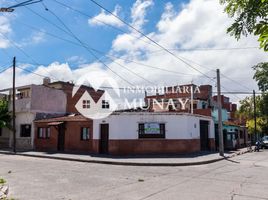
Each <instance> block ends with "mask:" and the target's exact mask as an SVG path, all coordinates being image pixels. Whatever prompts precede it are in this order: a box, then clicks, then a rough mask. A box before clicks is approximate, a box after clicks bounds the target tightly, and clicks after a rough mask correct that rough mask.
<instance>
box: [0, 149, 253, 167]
mask: <svg viewBox="0 0 268 200" xmlns="http://www.w3.org/2000/svg"><path fill="white" fill-rule="evenodd" d="M247 152H248V150H247V151H240V152H236V153H233V154H231V155H229V156H225V157H221V158H215V159H210V160H204V161H196V162H184V163H168V162H162V163H161V162H159V163H149V162H148V163H142V162H124V161H108V160H93V159H92V160H86V159H79V158H68V157H58V156H46V155H34V154H23V153H16V154H15V153H13V152H0V154H6V155H18V156H26V157H34V158H46V159H55V160H64V161H76V162H84V163H95V164H107V165H123V166H155V167H157V166H158V167H177V166H194V165H205V164H211V163H215V162H218V161H221V160H227V159H230V158H233V157H235V156H238V155H242V154H244V153H247Z"/></svg>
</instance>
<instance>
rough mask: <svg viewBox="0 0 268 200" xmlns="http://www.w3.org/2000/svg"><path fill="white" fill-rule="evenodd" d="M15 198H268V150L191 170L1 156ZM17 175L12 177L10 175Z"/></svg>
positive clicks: (2, 170) (2, 171) (2, 172)
mask: <svg viewBox="0 0 268 200" xmlns="http://www.w3.org/2000/svg"><path fill="white" fill-rule="evenodd" d="M0 166H1V168H0V177H3V178H4V179H6V180H7V182H8V183H9V185H10V197H13V198H15V199H27V200H31V199H34V200H36V199H50V200H52V199H66V200H69V199H71V200H76V199H79V200H81V199H90V200H93V199H94V200H95V199H99V200H103V199H107V200H108V199H109V200H111V199H122V200H126V199H127V200H132V199H133V200H134V199H135V200H143V199H146V200H158V199H161V200H162V199H164V200H171V199H174V200H178V199H183V200H191V199H196V200H202V199H206V200H210V199H211V200H216V199H217V200H218V199H224V200H225V199H228V200H229V199H230V200H250V199H256V200H257V199H268V151H262V152H258V153H247V154H244V155H241V156H237V157H235V158H233V159H231V160H229V161H227V160H225V161H220V162H217V163H214V164H209V165H202V166H191V167H134V166H133V167H132V166H113V165H103V164H90V163H80V162H70V161H60V160H49V159H42V158H30V157H23V156H14V155H0ZM9 171H11V173H8V172H9Z"/></svg>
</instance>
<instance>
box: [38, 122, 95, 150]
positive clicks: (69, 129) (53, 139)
mask: <svg viewBox="0 0 268 200" xmlns="http://www.w3.org/2000/svg"><path fill="white" fill-rule="evenodd" d="M47 124H48V123H36V129H35V149H36V150H40V151H57V148H58V130H57V126H50V127H51V129H50V131H51V132H50V138H49V139H43V138H38V127H43V128H45V127H48V125H47ZM65 127H66V128H65V142H64V149H65V151H67V152H68V151H72V152H75V151H77V152H88V153H91V152H93V139H92V137H93V122H92V121H82V122H66V125H65ZM82 127H84V128H90V139H89V140H86V141H82V140H81V128H82Z"/></svg>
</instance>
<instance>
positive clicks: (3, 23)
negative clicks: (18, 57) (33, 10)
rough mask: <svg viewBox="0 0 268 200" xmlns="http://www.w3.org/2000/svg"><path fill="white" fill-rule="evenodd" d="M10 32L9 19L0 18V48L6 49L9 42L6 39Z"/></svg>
mask: <svg viewBox="0 0 268 200" xmlns="http://www.w3.org/2000/svg"><path fill="white" fill-rule="evenodd" d="M11 32H12V30H11V25H10V18H8V16H7V15H3V16H0V48H8V47H9V41H8V40H7V39H6V37H8V35H9V34H10V33H11Z"/></svg>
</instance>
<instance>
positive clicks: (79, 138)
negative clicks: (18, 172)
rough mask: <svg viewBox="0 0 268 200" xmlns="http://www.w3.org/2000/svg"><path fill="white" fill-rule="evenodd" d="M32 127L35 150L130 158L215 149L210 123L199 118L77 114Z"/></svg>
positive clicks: (156, 115) (195, 116)
mask: <svg viewBox="0 0 268 200" xmlns="http://www.w3.org/2000/svg"><path fill="white" fill-rule="evenodd" d="M35 124H36V129H35V134H36V140H35V141H36V148H37V149H38V150H50V151H54V150H64V151H72V152H73V151H79V152H81V151H83V152H88V153H107V154H114V155H131V154H169V153H190V152H198V151H201V150H204V151H207V150H214V149H215V140H214V123H213V120H212V118H211V117H206V116H200V115H191V114H183V113H152V112H115V113H113V114H112V115H110V116H109V117H107V118H105V119H101V120H93V121H92V120H89V119H87V118H84V117H83V116H80V115H78V116H66V117H60V118H52V119H44V120H37V121H35Z"/></svg>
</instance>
